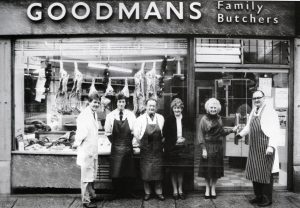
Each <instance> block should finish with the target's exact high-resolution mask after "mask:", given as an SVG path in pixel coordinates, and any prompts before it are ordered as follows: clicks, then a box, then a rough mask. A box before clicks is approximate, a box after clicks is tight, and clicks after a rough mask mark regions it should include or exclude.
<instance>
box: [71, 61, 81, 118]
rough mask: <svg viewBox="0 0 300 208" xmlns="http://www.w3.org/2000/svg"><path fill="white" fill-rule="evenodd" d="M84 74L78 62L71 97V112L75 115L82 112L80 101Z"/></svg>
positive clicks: (75, 67) (75, 66)
mask: <svg viewBox="0 0 300 208" xmlns="http://www.w3.org/2000/svg"><path fill="white" fill-rule="evenodd" d="M82 81H83V74H82V73H81V72H80V71H79V70H78V64H77V62H74V84H73V87H72V90H71V93H70V95H69V102H70V107H71V110H72V111H73V112H75V113H79V112H80V100H81V92H82Z"/></svg>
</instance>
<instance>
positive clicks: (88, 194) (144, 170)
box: [73, 91, 279, 207]
mask: <svg viewBox="0 0 300 208" xmlns="http://www.w3.org/2000/svg"><path fill="white" fill-rule="evenodd" d="M257 94H262V96H257ZM116 100H117V108H116V109H115V110H113V111H112V112H111V113H109V114H108V115H107V117H106V121H105V135H106V136H107V137H108V139H109V141H110V142H111V144H112V145H111V155H110V156H111V157H110V158H111V159H110V176H111V178H112V182H113V189H114V197H119V196H120V195H121V194H124V193H126V194H129V195H130V196H132V197H136V196H135V194H134V192H133V187H134V182H135V179H136V177H137V176H138V175H140V177H141V179H142V180H143V183H144V192H145V195H144V197H143V199H144V200H149V199H150V198H151V197H152V196H153V195H152V189H151V186H152V185H154V192H155V195H156V197H157V198H158V199H159V200H164V199H165V197H164V195H163V191H162V179H163V175H164V172H163V167H166V168H167V169H168V171H169V172H170V176H171V183H172V188H173V198H174V199H175V200H177V199H185V197H186V196H185V193H184V192H183V184H184V182H183V175H184V171H185V170H187V167H193V159H192V158H191V157H190V156H191V152H190V150H189V149H188V148H189V145H188V144H193V143H194V138H193V136H192V134H191V130H189V126H191V125H190V123H189V122H188V119H187V118H186V117H185V116H184V115H183V114H182V111H183V108H184V104H183V102H182V100H181V99H179V98H175V99H174V100H173V101H172V102H171V109H172V115H171V116H170V117H168V118H166V119H164V117H163V116H162V115H160V114H158V113H157V112H156V110H157V101H156V100H155V99H152V98H150V99H148V100H147V101H146V103H145V104H146V112H145V113H144V114H142V115H140V116H139V117H138V118H136V117H135V115H134V113H133V112H131V111H130V110H127V109H125V106H126V97H125V96H124V95H123V94H119V95H118V96H117V99H116ZM253 100H254V105H255V106H256V107H257V108H258V109H259V110H258V112H254V111H252V112H251V114H250V118H249V120H248V123H247V125H246V127H245V128H244V129H243V130H242V131H241V132H239V133H238V134H236V139H240V138H242V137H243V136H245V135H247V134H249V133H250V150H249V158H248V161H247V164H246V178H247V179H249V180H251V181H253V186H254V192H255V195H256V197H255V198H254V199H253V200H251V201H250V203H257V204H258V205H259V206H267V205H269V204H270V203H272V184H273V181H272V177H273V175H272V173H273V172H276V171H277V172H278V168H277V169H276V167H277V163H278V157H276V155H277V151H276V141H275V140H276V139H274V136H275V135H274V132H272V131H273V130H270V129H269V128H271V126H270V125H269V124H266V121H265V120H266V119H267V118H270V116H273V117H272V119H276V117H275V116H274V115H275V114H274V110H273V111H272V109H271V110H267V109H268V108H267V107H266V105H265V104H264V95H263V92H262V91H257V92H255V93H254V94H253ZM99 105H100V97H99V96H98V95H97V94H93V95H91V96H90V97H89V106H88V107H86V109H85V110H84V111H82V112H81V113H80V115H79V116H78V118H77V131H76V137H75V138H76V139H75V143H74V145H73V147H74V148H78V156H77V164H78V165H80V166H81V192H82V202H83V206H84V207H96V204H95V199H96V195H95V191H94V188H93V182H94V179H95V178H96V171H97V165H98V161H97V159H98V151H97V145H98V144H97V143H98V141H97V138H98V122H97V114H96V110H97V109H98V108H99ZM205 109H206V111H207V114H206V115H204V116H203V117H202V119H201V121H200V123H199V127H198V134H197V135H198V141H199V144H200V146H201V148H200V149H201V159H200V167H199V173H198V174H199V176H200V177H203V178H205V181H206V190H205V195H204V196H205V198H210V197H211V198H215V197H216V182H217V179H218V178H220V177H222V176H224V165H223V143H222V141H223V137H224V136H226V135H227V134H229V133H232V132H235V133H236V132H237V130H238V126H236V127H234V128H231V129H225V128H224V127H223V125H222V120H221V117H220V116H219V115H218V113H219V112H220V110H221V105H220V103H219V101H218V100H217V99H215V98H211V99H209V100H208V101H207V102H206V104H205ZM265 114H266V116H265ZM277 120H278V117H277ZM275 121H276V120H274V122H275ZM278 125H279V122H278ZM266 129H267V130H266ZM272 129H273V126H272ZM275 132H276V131H275ZM133 140H135V141H136V142H137V143H138V144H139V147H140V171H139V173H140V174H138V173H137V169H136V167H135V162H134V158H133V145H132V142H133ZM192 156H193V155H192ZM276 159H277V161H276Z"/></svg>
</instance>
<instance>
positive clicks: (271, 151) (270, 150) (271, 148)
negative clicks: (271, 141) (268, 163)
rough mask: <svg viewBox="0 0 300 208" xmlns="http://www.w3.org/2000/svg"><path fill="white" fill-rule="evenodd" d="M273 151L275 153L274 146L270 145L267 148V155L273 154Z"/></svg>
mask: <svg viewBox="0 0 300 208" xmlns="http://www.w3.org/2000/svg"><path fill="white" fill-rule="evenodd" d="M273 153H274V149H273V147H268V148H267V150H266V155H273Z"/></svg>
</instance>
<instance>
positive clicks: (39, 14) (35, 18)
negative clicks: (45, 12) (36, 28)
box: [27, 3, 42, 21]
mask: <svg viewBox="0 0 300 208" xmlns="http://www.w3.org/2000/svg"><path fill="white" fill-rule="evenodd" d="M35 7H38V8H42V4H41V3H33V4H30V5H29V7H28V8H27V17H28V18H29V19H31V20H32V21H39V20H41V19H42V12H41V11H37V12H36V13H35V16H33V15H32V10H33V9H34V8H35Z"/></svg>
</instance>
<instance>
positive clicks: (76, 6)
mask: <svg viewBox="0 0 300 208" xmlns="http://www.w3.org/2000/svg"><path fill="white" fill-rule="evenodd" d="M78 7H84V8H85V14H84V15H78V14H77V12H76V10H77V8H78ZM90 12H91V9H90V7H89V5H87V4H86V3H84V2H77V3H76V4H74V6H73V7H72V15H73V17H74V18H75V19H78V20H84V19H86V18H87V17H88V16H89V15H90Z"/></svg>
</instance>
